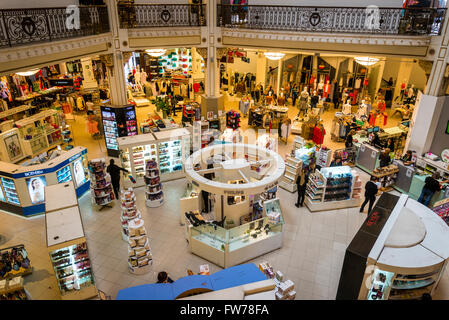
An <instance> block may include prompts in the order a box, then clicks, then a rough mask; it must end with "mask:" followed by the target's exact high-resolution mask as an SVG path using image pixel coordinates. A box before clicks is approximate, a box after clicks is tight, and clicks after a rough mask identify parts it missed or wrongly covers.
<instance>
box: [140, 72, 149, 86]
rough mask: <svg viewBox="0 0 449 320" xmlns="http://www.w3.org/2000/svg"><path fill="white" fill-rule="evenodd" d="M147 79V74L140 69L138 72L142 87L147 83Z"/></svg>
mask: <svg viewBox="0 0 449 320" xmlns="http://www.w3.org/2000/svg"><path fill="white" fill-rule="evenodd" d="M147 77H148V74H147V73H146V72H145V71H144V70H143V69H142V70H141V71H140V82H141V83H142V84H143V85H144V84H145V83H147Z"/></svg>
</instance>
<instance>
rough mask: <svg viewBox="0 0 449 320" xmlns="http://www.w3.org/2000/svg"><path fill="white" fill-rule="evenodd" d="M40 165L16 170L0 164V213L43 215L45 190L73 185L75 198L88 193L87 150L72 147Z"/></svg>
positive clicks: (16, 167)
mask: <svg viewBox="0 0 449 320" xmlns="http://www.w3.org/2000/svg"><path fill="white" fill-rule="evenodd" d="M61 152H62V154H61V155H59V156H57V157H56V158H54V159H51V160H48V161H46V162H45V163H43V164H37V165H31V166H19V165H15V164H11V163H6V162H0V209H1V210H5V211H8V212H11V213H15V214H19V215H23V216H31V215H35V214H41V213H44V212H45V204H44V201H45V198H44V189H43V188H44V187H45V186H46V185H54V184H58V183H62V182H67V181H74V182H75V188H76V189H75V190H76V196H77V197H78V198H79V197H81V196H82V195H83V194H84V193H86V191H88V190H89V187H90V181H89V179H88V174H87V149H86V148H84V147H75V148H73V149H71V150H69V151H61Z"/></svg>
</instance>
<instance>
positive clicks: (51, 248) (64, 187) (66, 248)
mask: <svg viewBox="0 0 449 320" xmlns="http://www.w3.org/2000/svg"><path fill="white" fill-rule="evenodd" d="M61 194H64V195H67V196H64V197H61ZM45 198H46V201H45V230H46V239H47V249H48V253H49V257H50V261H51V264H52V266H53V271H54V276H55V277H56V280H57V282H58V288H59V293H60V295H61V299H62V300H84V299H89V298H92V297H95V296H97V294H98V293H97V288H96V286H95V280H94V275H93V270H92V265H91V261H90V257H89V251H88V248H87V241H86V237H85V233H84V228H83V223H82V220H81V213H80V209H79V206H78V200H77V198H76V191H75V187H74V184H73V182H67V183H64V184H58V185H52V186H48V187H45Z"/></svg>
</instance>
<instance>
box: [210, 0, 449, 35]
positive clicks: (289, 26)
mask: <svg viewBox="0 0 449 320" xmlns="http://www.w3.org/2000/svg"><path fill="white" fill-rule="evenodd" d="M217 10H218V12H217V25H218V26H220V27H226V28H244V29H259V30H283V31H303V32H329V33H366V34H404V35H439V34H440V32H441V28H442V26H443V22H444V16H445V14H446V9H445V8H442V9H436V8H419V9H418V8H416V9H415V8H407V9H403V8H378V7H376V6H368V7H366V8H343V7H338V8H337V7H296V6H259V5H221V4H219V5H217Z"/></svg>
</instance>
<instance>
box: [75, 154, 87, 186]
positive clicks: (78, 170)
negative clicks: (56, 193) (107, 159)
mask: <svg viewBox="0 0 449 320" xmlns="http://www.w3.org/2000/svg"><path fill="white" fill-rule="evenodd" d="M73 172H74V174H75V181H76V186H77V187H79V186H81V185H82V184H83V183H84V182H86V174H85V173H84V168H83V158H79V159H78V160H76V161H75V162H74V163H73Z"/></svg>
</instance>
